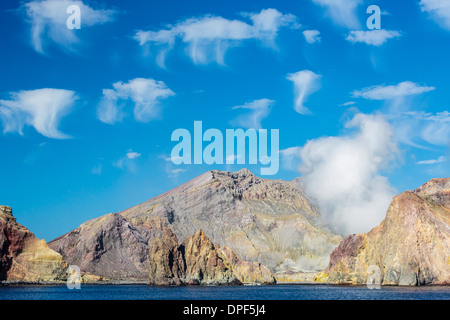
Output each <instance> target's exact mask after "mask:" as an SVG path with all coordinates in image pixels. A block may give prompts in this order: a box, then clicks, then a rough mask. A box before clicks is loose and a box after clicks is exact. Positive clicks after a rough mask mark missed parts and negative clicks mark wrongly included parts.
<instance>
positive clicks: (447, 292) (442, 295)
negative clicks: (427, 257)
mask: <svg viewBox="0 0 450 320" xmlns="http://www.w3.org/2000/svg"><path fill="white" fill-rule="evenodd" d="M17 299H19V300H166V299H167V300H355V299H357V300H411V299H413V300H450V287H382V288H381V289H380V290H376V289H373V290H370V289H368V288H367V287H349V286H328V285H276V286H238V287H149V286H146V285H82V286H81V289H80V290H75V289H74V290H69V289H67V287H66V286H11V287H0V300H17Z"/></svg>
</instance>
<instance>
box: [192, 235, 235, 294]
mask: <svg viewBox="0 0 450 320" xmlns="http://www.w3.org/2000/svg"><path fill="white" fill-rule="evenodd" d="M183 246H184V258H185V261H186V275H185V282H186V283H188V284H202V285H203V284H205V285H222V284H240V283H241V282H240V281H239V280H238V279H237V278H236V275H235V274H234V273H233V270H232V262H231V261H230V260H229V259H227V257H226V256H225V255H224V254H223V253H222V252H221V251H220V250H217V248H216V247H215V245H214V244H213V243H212V242H211V240H210V239H209V238H208V237H207V236H206V235H205V233H204V232H203V231H202V230H200V231H198V232H197V233H196V234H194V235H193V236H191V237H188V238H187V239H186V240H185V242H184V245H183Z"/></svg>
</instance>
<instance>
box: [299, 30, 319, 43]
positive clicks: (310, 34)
mask: <svg viewBox="0 0 450 320" xmlns="http://www.w3.org/2000/svg"><path fill="white" fill-rule="evenodd" d="M303 35H304V36H305V39H306V42H308V43H309V44H313V43H316V42H320V41H321V38H320V31H318V30H305V31H303Z"/></svg>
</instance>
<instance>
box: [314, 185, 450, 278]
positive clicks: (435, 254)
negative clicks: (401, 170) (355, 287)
mask: <svg viewBox="0 0 450 320" xmlns="http://www.w3.org/2000/svg"><path fill="white" fill-rule="evenodd" d="M369 266H378V267H379V268H380V280H381V283H382V284H383V285H430V284H450V178H445V179H433V180H431V181H429V182H427V183H426V184H424V185H423V186H421V187H420V188H418V189H416V190H414V191H407V192H403V193H402V194H400V195H399V196H397V197H395V198H394V199H393V201H392V203H391V205H390V206H389V209H388V211H387V214H386V218H385V219H384V221H383V222H382V223H381V224H380V225H379V226H377V227H376V228H374V229H372V230H371V231H370V232H369V233H367V234H358V235H351V236H348V237H347V238H345V239H344V241H343V242H342V243H341V244H340V245H339V247H338V248H336V249H335V250H334V251H333V253H332V254H331V257H330V263H329V266H328V268H327V269H326V270H325V271H324V272H323V273H321V274H320V275H319V277H318V279H317V280H319V281H329V282H334V283H354V284H362V283H366V282H367V279H368V276H369V274H368V273H367V270H368V268H369ZM372 272H373V271H372ZM372 272H371V273H372Z"/></svg>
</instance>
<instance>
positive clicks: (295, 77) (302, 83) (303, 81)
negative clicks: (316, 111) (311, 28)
mask: <svg viewBox="0 0 450 320" xmlns="http://www.w3.org/2000/svg"><path fill="white" fill-rule="evenodd" d="M321 78H322V76H321V75H318V74H315V73H314V72H312V71H310V70H303V71H299V72H296V73H291V74H289V75H288V76H287V79H288V80H290V81H292V82H294V91H295V103H294V109H295V111H297V112H298V113H300V114H311V111H310V110H309V109H308V108H307V107H306V106H305V105H304V103H305V101H306V99H307V98H308V97H309V96H310V95H311V94H312V93H314V92H316V91H317V90H318V89H319V85H320V79H321Z"/></svg>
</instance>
